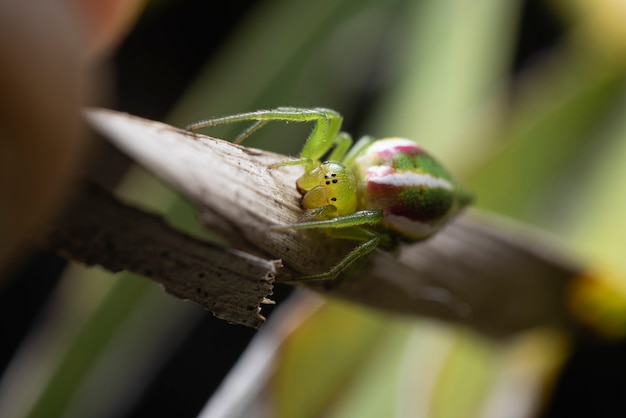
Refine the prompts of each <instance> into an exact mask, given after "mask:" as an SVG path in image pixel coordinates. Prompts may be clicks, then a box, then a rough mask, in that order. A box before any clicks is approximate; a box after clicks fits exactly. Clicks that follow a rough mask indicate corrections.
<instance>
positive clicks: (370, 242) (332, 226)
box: [272, 208, 383, 282]
mask: <svg viewBox="0 0 626 418" xmlns="http://www.w3.org/2000/svg"><path fill="white" fill-rule="evenodd" d="M323 209H324V208H319V209H318V210H316V212H317V214H319V213H321V212H320V210H323ZM382 219H383V212H382V211H380V210H363V211H359V212H355V213H351V214H348V215H342V216H337V217H335V218H331V219H324V220H314V221H306V222H298V223H295V224H291V225H276V226H273V227H272V229H273V230H287V229H320V228H321V229H324V230H325V232H326V234H327V235H328V236H329V237H332V238H338V239H348V240H352V241H358V242H359V245H357V246H356V247H355V248H354V249H352V250H351V251H350V252H349V253H348V254H347V255H346V256H345V257H344V258H343V259H342V260H341V261H339V263H337V264H336V265H335V266H333V267H332V268H331V269H330V270H328V271H327V272H324V273H318V274H311V275H307V276H300V277H295V278H292V279H288V280H284V282H304V281H314V280H330V279H334V278H337V277H338V276H340V275H341V274H342V273H344V272H345V271H346V270H347V269H348V268H349V267H350V266H352V265H353V264H354V263H355V262H357V261H359V260H361V259H363V258H365V257H367V256H368V255H369V254H370V253H371V252H372V251H374V249H375V248H376V247H377V246H378V245H379V243H380V242H381V240H382V239H383V237H382V236H381V235H380V234H379V233H378V232H374V231H371V230H369V229H367V226H371V225H375V224H378V223H380V222H381V221H382Z"/></svg>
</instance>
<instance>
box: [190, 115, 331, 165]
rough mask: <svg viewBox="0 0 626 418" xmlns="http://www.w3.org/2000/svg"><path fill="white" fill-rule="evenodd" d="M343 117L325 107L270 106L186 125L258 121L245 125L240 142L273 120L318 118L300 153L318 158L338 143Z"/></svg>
mask: <svg viewBox="0 0 626 418" xmlns="http://www.w3.org/2000/svg"><path fill="white" fill-rule="evenodd" d="M342 120H343V118H342V117H341V115H340V114H339V113H337V112H335V111H334V110H330V109H324V108H312V109H307V108H296V107H279V108H276V109H271V110H258V111H255V112H247V113H238V114H236V115H230V116H223V117H218V118H213V119H207V120H203V121H200V122H197V123H194V124H191V125H189V126H187V130H190V131H197V130H199V129H202V128H207V127H213V126H218V125H226V124H229V123H236V122H247V121H255V123H254V124H253V125H252V126H251V127H249V128H248V129H246V130H245V131H244V132H243V133H242V134H241V135H240V136H239V137H238V138H237V140H238V141H239V142H241V141H242V140H243V139H245V138H246V137H248V136H249V135H250V134H251V133H253V132H254V131H256V130H257V129H259V128H260V127H262V126H263V125H264V124H265V123H267V122H270V121H285V122H315V126H314V128H313V131H312V132H311V135H310V136H309V138H308V139H307V142H306V143H305V144H304V148H303V149H302V152H301V154H300V155H301V157H303V158H308V159H311V160H318V159H319V158H321V157H322V156H323V155H324V154H325V153H326V152H328V150H329V149H330V148H331V147H332V146H333V145H334V144H335V137H336V136H337V135H338V134H339V129H340V128H341V122H342Z"/></svg>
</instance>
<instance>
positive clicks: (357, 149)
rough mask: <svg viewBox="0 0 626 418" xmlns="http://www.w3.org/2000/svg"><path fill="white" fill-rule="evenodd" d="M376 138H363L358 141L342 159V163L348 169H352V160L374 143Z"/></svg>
mask: <svg viewBox="0 0 626 418" xmlns="http://www.w3.org/2000/svg"><path fill="white" fill-rule="evenodd" d="M375 140H376V138H374V137H372V136H364V137H362V138H361V139H359V140H358V141H357V142H356V144H354V146H353V147H352V149H351V150H350V152H348V153H347V154H346V155H345V156H344V157H343V161H341V162H342V163H344V164H345V165H346V166H348V167H352V166H353V164H354V159H355V158H356V157H357V156H358V155H360V154H361V152H362V151H363V150H364V149H365V148H367V147H368V146H369V145H370V144H371V143H372V142H374V141H375Z"/></svg>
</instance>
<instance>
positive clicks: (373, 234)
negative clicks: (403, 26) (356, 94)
mask: <svg viewBox="0 0 626 418" xmlns="http://www.w3.org/2000/svg"><path fill="white" fill-rule="evenodd" d="M342 119H343V118H342V117H341V115H340V114H339V113H337V112H335V111H334V110H330V109H324V108H311V109H308V108H292V107H279V108H276V109H271V110H259V111H255V112H248V113H239V114H236V115H231V116H224V117H218V118H213V119H207V120H204V121H200V122H197V123H194V124H192V125H189V126H188V127H187V129H188V130H190V131H196V130H198V129H201V128H205V127H212V126H217V125H223V124H229V123H234V122H243V121H253V122H254V123H253V124H252V125H251V126H250V127H248V128H247V129H245V130H244V131H243V132H242V133H241V134H240V135H239V137H237V139H236V140H235V143H240V142H241V141H243V140H244V139H245V138H247V137H248V136H249V135H250V134H252V133H253V132H254V131H256V130H257V129H259V128H261V127H262V126H263V125H265V124H266V123H267V122H270V121H286V122H314V123H315V125H314V127H313V130H312V132H311V134H310V135H309V137H308V139H307V141H306V143H305V144H304V147H303V148H302V152H301V153H300V158H297V159H293V160H288V161H283V162H280V163H277V164H273V165H271V166H270V168H277V167H283V166H291V165H302V166H304V174H303V175H302V176H301V177H300V178H299V179H298V180H297V182H296V186H297V188H298V191H299V192H300V194H301V195H302V207H303V208H304V209H305V211H306V214H305V216H304V217H303V219H302V220H301V221H299V222H298V223H295V224H291V225H278V226H274V227H273V229H275V230H281V229H324V230H325V231H326V233H327V235H328V236H330V237H333V238H340V239H348V240H353V241H357V242H358V243H359V244H358V245H357V246H356V247H355V248H354V249H353V250H352V251H351V252H350V253H348V255H346V256H345V258H343V260H341V261H340V262H339V263H338V264H336V265H335V266H334V267H333V268H331V269H330V270H329V271H327V272H324V273H319V274H313V275H308V276H302V277H296V278H293V279H289V281H308V280H327V279H333V278H336V277H337V276H339V275H340V274H341V273H343V272H345V271H346V269H347V268H349V267H350V266H351V265H352V264H353V263H354V262H355V261H357V260H359V259H362V258H364V257H366V256H367V255H369V254H370V253H371V252H372V251H373V250H374V249H375V248H376V247H380V248H382V249H384V250H386V251H391V250H393V249H395V248H396V247H397V246H398V244H399V243H400V242H416V241H421V240H424V239H426V238H428V237H430V236H431V235H433V234H434V233H435V232H437V231H438V230H439V229H440V228H441V227H442V226H443V225H444V224H445V223H446V222H447V221H448V220H450V219H451V218H452V217H454V216H455V215H456V214H457V213H459V211H460V210H461V209H463V208H464V207H465V206H467V205H468V204H469V203H470V202H471V200H472V198H471V196H470V195H469V194H468V193H467V192H465V191H464V190H463V188H461V187H460V186H459V184H458V183H457V182H456V181H454V179H453V178H452V177H451V176H450V174H448V172H447V171H446V170H445V169H444V168H443V167H442V166H441V165H440V164H439V163H438V162H437V161H436V160H435V159H433V158H432V157H431V156H430V155H428V154H427V153H426V151H424V150H423V149H422V148H421V147H420V146H419V145H417V144H416V143H415V142H413V141H411V140H409V139H403V138H383V139H374V138H372V137H363V138H362V139H360V140H359V141H357V142H356V144H355V145H354V147H352V148H350V147H351V146H352V138H351V137H350V135H348V134H347V133H345V132H340V128H341V122H342ZM326 155H328V157H327V159H326V160H324V161H322V158H323V157H324V156H326Z"/></svg>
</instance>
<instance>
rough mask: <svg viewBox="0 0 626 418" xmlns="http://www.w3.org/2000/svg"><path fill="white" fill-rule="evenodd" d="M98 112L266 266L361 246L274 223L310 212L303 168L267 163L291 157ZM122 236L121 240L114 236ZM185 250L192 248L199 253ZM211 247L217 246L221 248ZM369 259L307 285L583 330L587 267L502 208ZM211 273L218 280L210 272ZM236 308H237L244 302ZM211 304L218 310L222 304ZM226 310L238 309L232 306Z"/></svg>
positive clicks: (482, 326) (298, 267)
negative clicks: (575, 316)
mask: <svg viewBox="0 0 626 418" xmlns="http://www.w3.org/2000/svg"><path fill="white" fill-rule="evenodd" d="M88 120H89V121H90V122H91V124H92V126H94V127H95V128H96V129H97V130H98V131H99V132H100V133H102V134H103V135H104V136H105V137H106V138H107V139H108V140H109V141H111V142H112V143H113V144H114V145H115V146H116V147H118V148H119V149H120V150H122V152H124V153H125V154H127V155H129V156H130V157H131V158H132V159H134V160H135V161H137V162H138V163H139V164H141V165H143V166H144V167H145V168H146V169H148V170H149V171H151V172H153V173H154V174H155V175H157V176H158V177H160V178H162V179H164V180H165V181H167V182H168V183H169V184H170V185H171V186H172V187H173V188H175V189H176V190H178V191H179V192H180V193H182V194H183V195H185V196H187V197H188V198H189V199H190V200H192V201H193V202H194V203H195V204H196V205H197V207H198V211H199V213H200V215H201V217H202V219H203V220H204V221H205V222H206V224H207V225H208V226H209V227H210V228H212V229H213V230H215V231H217V232H219V233H220V234H221V235H222V236H223V237H224V238H225V239H226V240H228V241H229V242H230V243H231V245H232V246H233V247H234V248H238V249H239V250H242V251H246V252H247V253H250V254H255V256H256V257H259V258H256V257H255V258H254V259H255V260H257V261H259V260H263V259H265V260H268V261H266V262H267V263H269V264H268V268H267V270H266V272H271V271H272V268H269V267H271V266H273V262H272V261H270V260H277V259H280V260H282V264H283V266H284V267H283V268H281V269H278V271H277V272H276V278H277V280H278V281H280V280H281V279H285V278H289V277H293V276H297V275H299V274H311V273H315V272H319V271H325V270H327V269H328V268H329V267H330V266H331V265H333V264H334V263H336V262H337V261H338V260H340V259H341V258H342V257H343V255H344V254H345V252H346V251H347V250H349V248H350V247H351V246H352V245H353V244H351V243H350V242H345V241H340V240H332V239H328V238H326V237H325V236H324V234H323V233H320V232H319V231H299V232H295V231H280V232H274V231H270V230H269V228H268V227H269V226H270V225H273V224H285V223H292V222H294V221H296V220H297V219H298V218H299V217H300V216H302V210H301V209H300V206H299V195H298V193H297V191H296V190H295V186H294V182H295V179H296V178H297V177H298V175H299V174H300V173H301V170H302V169H301V168H298V167H290V168H279V169H275V170H268V169H267V166H268V165H269V164H271V163H273V162H276V161H281V160H284V159H285V158H286V157H285V156H281V155H277V154H272V153H269V152H265V151H260V150H255V149H249V148H246V147H242V146H238V145H233V144H231V143H228V142H224V141H221V140H218V139H213V138H209V137H206V136H204V135H199V134H194V133H190V132H186V131H184V130H180V129H176V128H174V127H172V126H169V125H165V124H162V123H158V122H154V121H149V120H145V119H141V118H137V117H133V116H129V115H126V114H121V113H117V112H113V111H107V110H91V111H89V112H88ZM94 210H96V208H94ZM180 239H182V240H193V239H192V238H189V237H185V238H182V237H181V238H180ZM114 241H115V237H114V236H111V237H110V240H109V242H114ZM202 245H206V244H202ZM178 247H179V251H180V252H181V256H183V254H182V253H186V252H187V251H188V250H187V249H186V248H185V247H184V246H180V245H179V246H178ZM210 248H213V249H215V250H216V251H217V252H216V253H215V254H211V252H210ZM196 249H197V248H196ZM194 251H195V250H194ZM227 253H228V252H226V251H225V250H224V249H220V248H217V247H210V246H207V253H206V256H205V255H204V253H203V252H202V251H200V252H195V253H194V255H193V257H194V260H195V261H194V262H199V261H200V260H202V258H203V257H205V258H206V260H207V264H212V263H214V262H216V263H217V262H219V261H217V259H220V258H222V257H224V260H226V261H224V263H223V265H225V266H228V265H232V264H233V263H239V262H241V261H233V260H229V259H228V258H227ZM236 254H237V255H238V257H239V256H241V253H239V252H237V253H236ZM152 256H155V257H154V260H150V258H151V257H152ZM211 257H215V258H213V259H212V258H211ZM249 257H252V256H249ZM158 258H159V257H158V254H152V255H150V256H148V257H146V258H145V259H144V260H143V261H142V262H143V263H144V266H143V267H142V269H143V270H138V269H135V270H134V271H139V272H141V271H143V274H146V270H148V269H149V270H150V273H152V277H153V278H154V277H155V275H156V271H157V269H156V268H154V267H151V263H155V264H154V265H157V264H158V263H159V262H160V260H158ZM208 260H211V261H208ZM237 260H241V259H240V258H237ZM89 261H90V263H95V264H102V263H101V262H100V261H99V260H95V259H92V260H89ZM259 262H260V263H261V261H259ZM261 264H262V263H261ZM174 267H175V265H174ZM361 267H362V268H361V269H360V270H358V272H356V273H355V274H353V275H351V277H349V278H345V279H343V280H338V281H328V282H316V283H311V284H307V286H308V287H311V288H314V289H316V290H318V291H322V292H325V293H326V294H329V295H333V296H338V297H342V298H346V299H349V300H353V301H358V302H360V303H362V304H365V305H368V306H372V307H376V308H379V309H382V310H385V311H389V312H395V313H400V314H407V315H425V316H430V317H435V318H440V319H446V320H451V321H455V322H459V323H462V324H464V325H467V326H469V327H471V328H473V329H475V330H479V331H481V332H483V333H486V334H489V335H492V336H506V335H511V334H513V333H515V332H518V331H521V330H524V329H528V328H531V327H536V326H546V325H552V326H557V327H562V328H570V329H571V328H572V327H573V326H574V325H573V324H574V321H573V320H572V319H571V317H570V315H569V314H568V311H567V307H566V301H565V293H566V289H567V287H568V284H569V282H570V281H571V280H572V278H573V277H574V276H575V274H576V272H577V271H578V269H577V268H576V267H575V266H572V265H570V264H569V263H568V261H566V260H565V259H563V258H562V257H561V256H559V255H558V254H556V253H555V252H554V251H552V250H551V249H550V248H549V247H548V246H546V245H545V241H544V240H543V239H542V238H541V239H537V238H536V237H535V236H534V235H532V234H530V235H529V234H528V233H527V231H525V230H521V229H516V228H511V227H510V225H508V224H507V223H506V222H502V220H500V219H494V218H493V217H491V216H487V217H484V216H475V214H470V215H462V216H460V217H459V218H458V219H457V220H455V221H453V222H452V223H451V224H450V225H449V226H448V227H446V228H445V229H444V230H443V231H442V232H441V233H439V234H437V236H435V237H434V238H432V239H430V240H428V241H426V242H423V243H418V244H414V245H407V246H403V247H402V249H401V250H400V252H399V254H397V255H392V254H388V253H385V252H382V251H375V252H374V253H373V254H372V256H371V257H370V259H369V260H368V261H367V263H366V264H365V265H364V266H361ZM126 268H128V267H126ZM261 270H263V269H261ZM203 271H204V270H203ZM353 273H354V272H353ZM268 274H271V273H268ZM146 275H147V274H146ZM259 275H261V276H262V275H263V274H262V271H258V272H255V273H254V274H252V273H250V277H243V278H234V277H231V278H230V279H229V280H231V281H232V282H233V283H234V282H235V281H236V280H238V281H237V283H238V285H241V286H244V287H249V286H259V280H260V278H259ZM186 277H187V280H192V278H193V279H194V280H195V281H192V282H190V283H189V284H183V283H181V284H180V286H181V287H182V288H185V287H186V288H188V289H190V291H189V292H187V293H186V294H183V293H182V292H179V291H177V290H174V291H173V293H176V294H179V295H183V296H184V297H186V298H192V299H193V297H190V294H191V295H193V294H194V288H196V287H197V286H198V284H197V283H198V280H197V279H198V278H199V277H198V273H197V271H195V270H194V271H193V272H191V273H190V274H189V275H187V276H186ZM202 279H203V281H210V280H213V278H212V277H209V273H207V277H203V278H202ZM203 281H201V282H203ZM223 284H224V283H222V284H220V285H223ZM215 291H217V292H219V289H218V288H216V289H215ZM231 291H232V289H231ZM241 291H242V292H245V291H246V290H245V289H242V290H241ZM196 300H197V298H196ZM262 300H263V299H262V298H259V299H258V301H262ZM197 301H198V300H197ZM235 304H236V303H235ZM235 304H233V305H230V306H231V307H232V308H233V309H236V308H241V306H239V307H236V306H234V305H235ZM205 305H206V303H205ZM246 308H247V309H250V308H251V306H250V305H247V306H245V307H244V309H246ZM209 309H212V310H213V312H215V310H214V309H215V308H214V307H212V306H209ZM218 316H220V317H226V315H225V314H224V312H222V313H221V314H220V315H218ZM229 320H231V321H232V319H229ZM235 322H241V321H235Z"/></svg>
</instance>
